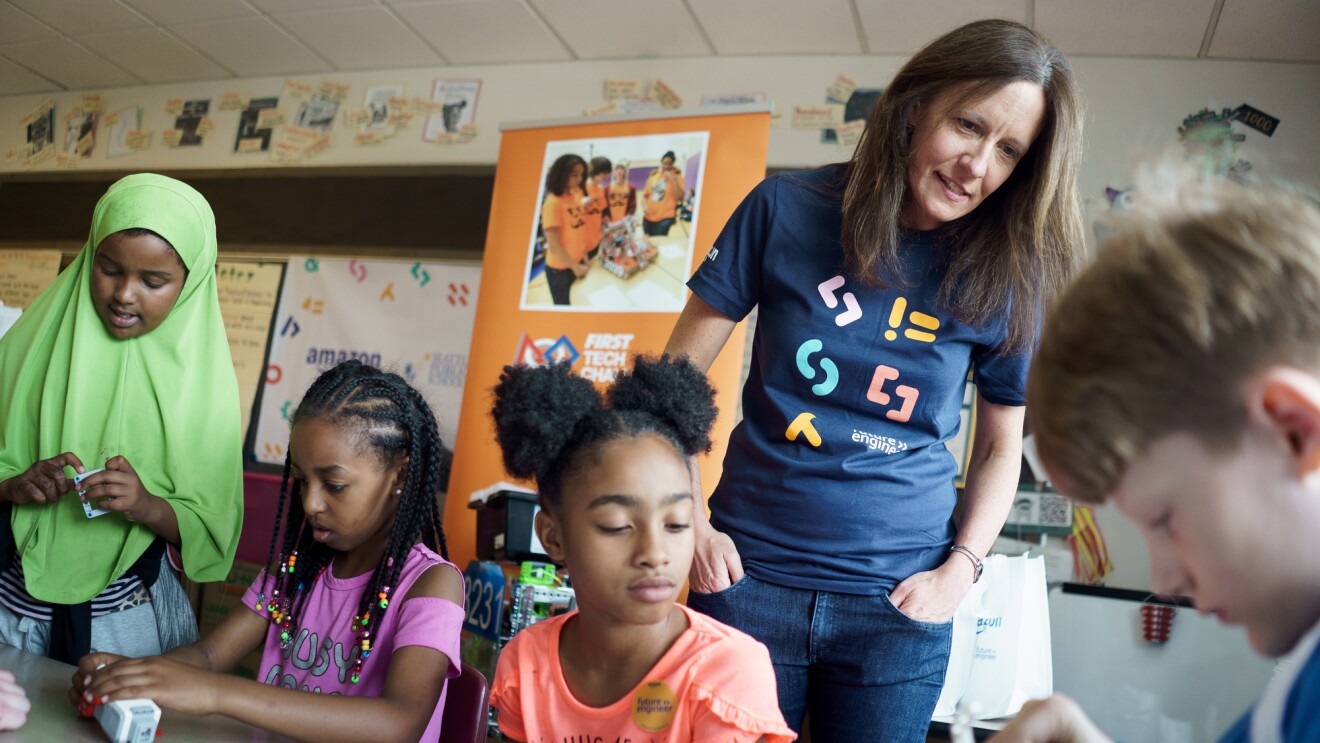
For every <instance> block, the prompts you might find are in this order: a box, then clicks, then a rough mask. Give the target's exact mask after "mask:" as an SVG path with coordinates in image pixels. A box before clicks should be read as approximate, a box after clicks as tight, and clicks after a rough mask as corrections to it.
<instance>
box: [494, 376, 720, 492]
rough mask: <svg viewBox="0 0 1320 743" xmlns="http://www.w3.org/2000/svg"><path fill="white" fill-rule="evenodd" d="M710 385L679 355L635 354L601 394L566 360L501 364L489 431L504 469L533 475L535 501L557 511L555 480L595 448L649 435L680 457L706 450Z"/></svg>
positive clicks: (711, 419)
mask: <svg viewBox="0 0 1320 743" xmlns="http://www.w3.org/2000/svg"><path fill="white" fill-rule="evenodd" d="M716 412H717V411H716V408H715V390H714V388H712V387H711V386H710V382H709V381H708V380H707V379H706V375H705V374H703V373H701V372H700V371H698V370H697V368H696V367H694V366H693V365H692V364H691V363H690V362H689V361H688V360H687V359H685V358H671V357H669V356H661V357H660V358H658V359H657V358H649V357H645V356H639V357H637V358H636V359H635V361H634V365H633V370H632V372H624V373H622V374H620V375H619V376H618V378H617V379H615V381H614V383H613V384H612V385H611V386H610V388H609V390H608V391H607V392H606V393H605V395H601V393H600V392H599V391H598V390H597V389H596V387H595V385H594V384H592V383H591V382H589V381H588V380H586V379H583V378H582V377H577V376H574V375H573V373H572V370H571V368H570V367H569V365H568V364H555V365H552V366H544V367H528V366H506V367H504V372H503V373H502V374H501V375H500V382H499V384H498V385H496V386H495V404H494V406H493V407H492V408H491V416H492V417H493V418H494V419H495V436H496V440H498V441H499V444H500V449H501V450H502V451H503V453H504V468H505V469H506V470H508V471H509V474H511V475H513V476H514V477H519V478H534V479H535V480H536V485H537V488H538V489H539V490H540V499H541V505H542V507H544V508H550V509H553V510H554V511H555V512H558V511H559V508H560V506H561V505H562V503H563V497H562V496H563V490H562V487H563V483H564V481H565V480H566V479H567V478H568V476H569V475H571V474H573V473H575V472H576V471H577V470H578V469H580V468H581V467H582V466H583V465H584V464H585V463H586V462H588V461H590V460H589V457H588V456H587V455H588V454H590V453H591V452H593V451H595V450H597V449H598V448H599V447H600V446H602V445H604V444H606V443H608V442H610V441H614V440H615V439H621V438H635V437H638V436H642V435H644V434H655V435H658V436H660V437H661V438H663V439H665V440H666V441H668V442H669V443H670V444H672V445H673V446H674V449H675V450H677V451H678V453H679V454H682V455H683V456H684V457H690V456H692V455H694V454H698V453H700V452H705V451H709V450H710V446H711V441H710V428H711V425H712V424H714V422H715V415H716Z"/></svg>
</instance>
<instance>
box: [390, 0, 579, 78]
mask: <svg viewBox="0 0 1320 743" xmlns="http://www.w3.org/2000/svg"><path fill="white" fill-rule="evenodd" d="M396 12H397V13H398V14H399V16H400V17H401V18H403V20H404V22H406V23H407V24H408V25H410V26H412V27H413V29H414V30H416V31H417V33H419V34H421V35H422V36H423V37H425V38H426V39H427V40H428V41H430V42H431V43H432V44H434V45H435V48H436V49H439V50H440V53H441V54H443V55H445V59H448V60H449V61H450V62H451V63H453V64H486V63H494V64H499V63H506V62H540V61H544V60H564V59H572V55H570V54H569V53H568V50H567V49H565V48H564V45H563V44H561V43H560V42H559V40H558V39H556V38H555V36H554V34H552V33H550V31H549V29H547V28H546V27H545V26H544V25H543V24H542V23H541V21H540V19H538V18H537V17H536V16H535V15H533V14H532V13H531V12H529V11H528V10H527V7H526V6H525V5H523V4H522V3H521V2H518V0H475V1H472V2H448V3H426V4H419V5H406V6H403V5H401V6H398V7H397V8H396Z"/></svg>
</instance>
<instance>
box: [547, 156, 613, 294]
mask: <svg viewBox="0 0 1320 743" xmlns="http://www.w3.org/2000/svg"><path fill="white" fill-rule="evenodd" d="M586 172H587V161H585V160H583V159H582V158H581V157H579V156H577V155H571V154H570V155H560V156H559V158H558V159H557V160H555V162H554V164H553V165H551V166H550V170H549V172H547V173H546V175H545V194H546V195H545V201H544V202H542V204H541V230H542V231H543V232H544V233H545V281H546V283H547V284H548V285H549V286H550V298H551V299H552V300H553V301H554V303H555V304H568V303H569V294H570V293H571V291H572V288H573V282H575V281H577V280H578V279H580V278H582V277H583V276H586V275H587V269H588V268H589V267H590V264H589V263H588V262H587V251H588V250H590V247H589V246H588V245H587V241H588V239H589V238H590V230H589V228H588V227H587V216H586V211H587V206H588V205H589V204H590V203H591V198H590V197H589V196H587V194H586V191H585V190H584V188H583V183H582V181H583V178H585V177H586ZM598 217H599V214H598Z"/></svg>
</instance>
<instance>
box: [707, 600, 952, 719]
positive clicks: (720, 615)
mask: <svg viewBox="0 0 1320 743" xmlns="http://www.w3.org/2000/svg"><path fill="white" fill-rule="evenodd" d="M688 606H690V607H692V608H693V609H696V610H697V611H700V612H701V613H703V614H706V615H708V616H711V617H714V618H715V619H717V620H719V621H721V622H724V623H725V624H728V625H730V626H733V627H736V628H738V629H740V630H742V631H743V632H746V633H747V634H749V635H751V636H752V637H755V638H756V639H758V640H760V641H761V642H762V643H764V644H765V645H766V647H768V648H769V649H770V660H771V661H773V662H774V666H775V680H776V681H777V683H778V687H779V709H780V711H781V712H783V713H784V720H785V721H786V722H787V723H788V724H789V726H790V727H792V728H793V729H794V730H795V731H797V732H798V733H801V732H802V718H803V715H804V714H805V713H806V712H808V711H810V712H811V739H812V741H814V743H829V742H830V741H861V740H867V741H872V740H873V741H884V742H885V743H906V742H909V741H910V742H911V743H922V742H923V741H925V740H926V733H927V731H928V730H929V728H930V717H931V714H932V713H933V712H934V711H935V702H936V701H937V700H938V699H939V696H940V689H941V688H942V687H943V686H944V671H945V668H946V667H947V666H948V664H949V648H950V645H951V642H952V639H953V622H943V623H938V624H937V623H931V622H921V621H917V620H915V619H912V618H910V617H908V616H907V615H906V614H903V613H902V612H900V611H899V610H898V609H897V608H896V607H895V606H894V605H893V604H892V603H891V602H890V601H889V596H888V595H887V594H885V595H880V596H858V595H854V594H847V593H830V592H828V591H808V590H803V589H799V588H785V587H783V586H777V585H774V584H773V583H766V582H765V581H760V580H757V579H755V578H753V577H751V576H750V575H748V576H744V577H743V578H742V580H740V581H738V582H737V583H735V584H733V585H732V586H730V587H729V588H726V589H724V590H723V591H716V592H715V593H697V592H695V591H693V592H691V593H689V594H688Z"/></svg>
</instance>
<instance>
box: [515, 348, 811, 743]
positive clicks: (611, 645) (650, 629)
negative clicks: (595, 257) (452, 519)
mask: <svg viewBox="0 0 1320 743" xmlns="http://www.w3.org/2000/svg"><path fill="white" fill-rule="evenodd" d="M492 414H493V416H494V418H495V429H496V435H497V437H498V439H499V443H500V447H501V448H502V449H503V452H504V464H505V467H506V468H507V469H508V470H509V472H510V473H511V474H513V475H514V476H516V477H523V478H528V477H531V478H535V480H536V484H537V487H538V489H539V490H540V501H541V511H540V512H539V513H538V514H537V516H536V533H537V536H539V537H540V539H541V543H542V544H543V545H544V546H545V551H546V553H547V554H549V555H550V556H551V557H552V558H554V560H555V561H556V562H560V563H562V564H564V565H565V566H566V567H567V568H568V573H569V575H570V577H571V581H572V585H573V589H574V590H575V591H576V593H577V604H578V610H577V611H576V612H572V613H569V614H566V615H563V616H560V617H556V618H554V619H549V620H546V621H543V622H540V623H538V624H535V625H533V626H531V627H528V628H527V629H524V630H522V631H521V632H519V633H518V634H517V635H516V636H514V638H513V640H512V641H510V642H509V644H508V645H506V646H505V647H504V649H503V651H501V653H500V658H499V665H498V668H497V670H496V672H495V682H494V684H493V685H492V688H491V703H492V704H493V705H494V706H495V707H496V709H498V710H499V724H500V730H501V732H503V733H504V734H505V736H506V737H509V738H511V739H513V740H516V741H523V742H524V743H551V742H552V741H553V742H555V743H558V742H559V741H564V740H574V741H576V740H589V741H595V740H603V741H620V742H621V743H622V742H624V741H633V742H635V743H652V742H660V741H663V742H665V743H677V742H678V741H720V742H721V743H724V742H726V741H733V742H734V743H752V742H753V741H767V742H771V743H773V742H778V741H784V742H785V743H786V742H788V741H792V740H793V739H794V738H795V736H794V734H793V731H792V730H791V729H790V728H789V727H788V726H787V725H786V724H784V718H783V716H782V715H781V714H780V712H779V704H778V700H777V697H776V691H775V675H774V669H773V667H772V666H771V664H770V654H769V652H768V651H767V650H766V649H765V646H764V645H762V644H761V643H759V642H757V641H756V640H754V639H752V638H751V637H750V636H748V635H745V634H743V633H742V632H739V631H738V630H736V629H733V628H731V627H727V626H725V625H722V624H720V623H719V622H716V621H714V620H712V619H709V618H707V617H704V616H703V615H701V614H697V613H694V612H691V611H689V610H688V609H687V607H684V606H680V605H677V604H675V603H674V602H675V599H676V598H677V597H678V593H679V591H680V590H681V589H682V587H683V583H684V581H685V580H686V579H687V575H688V568H689V567H690V566H691V564H692V553H693V548H694V541H693V535H692V517H693V509H695V508H700V507H701V506H700V504H699V503H698V502H697V501H696V500H695V499H694V498H693V494H692V484H691V480H690V479H689V475H688V467H687V459H688V457H691V456H693V455H695V454H697V453H699V452H703V451H707V450H709V449H710V436H709V434H710V426H711V423H712V422H713V421H714V420H715V406H714V391H713V390H712V389H711V386H710V384H709V383H708V382H707V381H706V377H705V375H703V374H702V373H701V372H699V371H697V370H696V369H695V368H694V367H693V366H692V365H691V364H689V363H688V362H687V361H686V360H678V361H675V360H671V359H669V358H668V357H666V358H662V359H660V360H648V359H645V358H639V359H637V360H636V366H635V369H634V371H633V372H632V373H626V374H623V375H620V377H619V378H618V380H617V381H615V383H614V384H613V385H612V386H611V387H610V389H609V392H608V393H607V395H606V397H602V396H601V394H600V393H599V392H598V391H597V390H596V388H595V387H594V386H593V385H592V383H591V382H588V381H587V380H585V379H582V378H581V377H575V376H572V374H571V371H570V369H569V367H568V366H567V365H556V366H551V367H542V368H528V367H505V369H504V374H503V376H502V377H501V378H500V383H499V385H498V386H496V388H495V406H494V410H493V411H492Z"/></svg>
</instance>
